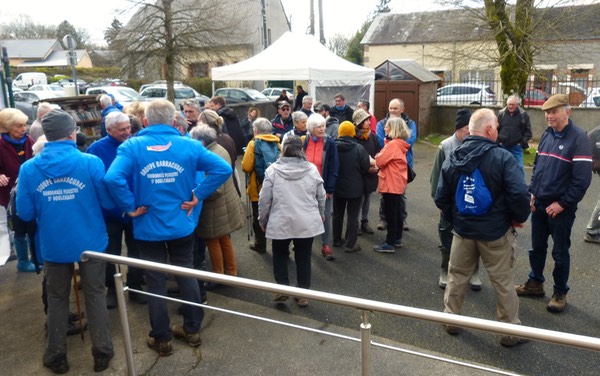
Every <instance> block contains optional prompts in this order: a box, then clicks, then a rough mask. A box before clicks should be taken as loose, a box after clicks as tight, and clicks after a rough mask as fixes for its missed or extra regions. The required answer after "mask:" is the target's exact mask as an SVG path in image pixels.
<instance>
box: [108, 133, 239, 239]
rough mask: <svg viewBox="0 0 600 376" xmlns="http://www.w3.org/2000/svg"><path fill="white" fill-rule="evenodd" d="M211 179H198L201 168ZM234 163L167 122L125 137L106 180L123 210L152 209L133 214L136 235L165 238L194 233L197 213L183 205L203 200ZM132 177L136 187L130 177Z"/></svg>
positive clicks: (225, 177)
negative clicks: (188, 211)
mask: <svg viewBox="0 0 600 376" xmlns="http://www.w3.org/2000/svg"><path fill="white" fill-rule="evenodd" d="M198 171H203V172H205V173H206V179H204V180H203V181H202V183H200V184H196V180H195V179H196V173H197V172H198ZM231 173H232V169H231V166H230V165H229V164H228V163H227V162H225V161H224V160H223V159H222V158H221V157H219V156H218V155H216V154H214V153H212V152H210V151H208V150H207V149H206V148H205V147H204V146H202V143H201V142H200V141H196V140H192V139H190V138H187V137H181V135H180V133H179V131H178V130H177V129H175V128H173V127H171V126H168V125H164V124H157V125H152V126H150V127H148V128H145V129H143V130H141V131H140V132H138V133H137V135H136V137H133V138H130V139H129V140H127V141H125V142H124V143H123V144H122V145H121V146H119V148H118V150H117V158H115V160H114V161H113V163H112V165H111V166H110V168H109V169H108V172H107V173H106V176H105V177H104V181H105V182H106V184H107V186H108V188H109V190H110V193H111V195H112V197H113V199H114V200H115V201H116V203H117V205H118V206H119V208H121V210H123V211H125V212H127V213H129V212H133V211H134V210H135V209H136V208H137V207H140V206H145V207H146V208H147V209H148V212H147V213H146V214H144V215H141V216H138V217H135V218H133V235H134V237H135V238H136V239H139V240H145V241H165V240H172V239H179V238H183V237H185V236H188V235H190V234H191V233H192V232H193V231H194V228H195V227H196V222H197V218H195V216H194V215H191V216H189V217H188V215H187V211H186V210H183V209H181V204H182V203H183V202H184V201H190V200H191V199H192V191H193V192H194V193H195V195H196V198H197V199H198V200H200V201H203V200H204V199H206V198H207V197H208V196H210V195H211V194H212V193H213V192H214V191H215V190H216V189H217V188H218V187H219V186H221V184H223V183H224V182H225V181H226V180H227V179H228V178H229V176H230V175H231ZM129 180H130V181H131V189H130V188H129V185H128V181H129Z"/></svg>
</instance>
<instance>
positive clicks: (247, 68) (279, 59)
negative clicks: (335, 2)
mask: <svg viewBox="0 0 600 376" xmlns="http://www.w3.org/2000/svg"><path fill="white" fill-rule="evenodd" d="M211 74H212V80H213V81H267V80H295V81H307V82H308V83H309V88H308V93H309V95H311V96H312V97H314V98H315V100H321V101H324V102H326V103H328V104H330V105H332V106H333V103H331V102H333V96H334V95H335V93H338V92H341V93H342V94H343V95H344V96H345V97H346V101H347V103H348V104H349V105H351V106H355V105H356V103H357V102H358V100H359V99H361V98H365V97H368V98H369V101H370V102H371V103H372V104H371V107H373V100H374V97H375V70H374V69H372V68H366V67H363V66H360V65H357V64H353V63H351V62H349V61H347V60H344V59H342V58H341V57H339V56H337V55H336V54H334V53H333V52H331V51H329V50H328V49H327V48H326V47H325V46H323V45H322V44H321V43H319V41H318V40H317V39H316V38H315V37H314V36H312V35H303V34H294V33H292V32H289V31H288V32H286V33H285V34H283V35H282V36H281V37H280V38H279V39H277V40H276V41H275V42H274V43H273V44H272V45H271V46H269V47H268V48H267V49H266V50H264V51H262V52H261V53H259V54H258V55H255V56H253V57H251V58H249V59H247V60H244V61H241V62H239V63H236V64H231V65H226V66H223V67H217V68H212V73H211Z"/></svg>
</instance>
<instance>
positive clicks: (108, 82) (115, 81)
mask: <svg viewBox="0 0 600 376" xmlns="http://www.w3.org/2000/svg"><path fill="white" fill-rule="evenodd" d="M100 86H127V82H125V81H123V80H121V79H119V78H101V79H98V80H95V81H94V82H92V83H90V84H89V87H100Z"/></svg>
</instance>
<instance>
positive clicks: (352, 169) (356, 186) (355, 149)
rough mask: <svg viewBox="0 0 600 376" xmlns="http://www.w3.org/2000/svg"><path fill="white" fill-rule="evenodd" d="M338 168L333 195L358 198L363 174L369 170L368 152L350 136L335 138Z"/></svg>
mask: <svg viewBox="0 0 600 376" xmlns="http://www.w3.org/2000/svg"><path fill="white" fill-rule="evenodd" d="M335 143H336V146H337V151H338V157H339V160H340V168H339V170H338V177H337V180H336V183H335V193H334V194H335V195H336V196H338V197H341V198H359V197H362V195H363V193H364V179H363V176H364V174H365V173H367V172H368V171H369V154H367V151H366V150H365V148H364V147H362V145H359V144H358V142H356V139H355V138H353V137H350V136H344V137H340V138H338V139H337V140H335Z"/></svg>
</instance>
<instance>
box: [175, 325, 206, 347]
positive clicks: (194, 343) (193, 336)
mask: <svg viewBox="0 0 600 376" xmlns="http://www.w3.org/2000/svg"><path fill="white" fill-rule="evenodd" d="M173 337H175V338H177V339H180V340H182V341H184V342H187V344H188V345H190V346H191V347H198V346H200V345H201V344H202V339H201V338H200V332H197V333H186V332H185V330H183V326H182V325H174V326H173Z"/></svg>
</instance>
